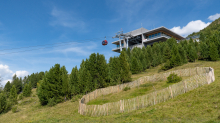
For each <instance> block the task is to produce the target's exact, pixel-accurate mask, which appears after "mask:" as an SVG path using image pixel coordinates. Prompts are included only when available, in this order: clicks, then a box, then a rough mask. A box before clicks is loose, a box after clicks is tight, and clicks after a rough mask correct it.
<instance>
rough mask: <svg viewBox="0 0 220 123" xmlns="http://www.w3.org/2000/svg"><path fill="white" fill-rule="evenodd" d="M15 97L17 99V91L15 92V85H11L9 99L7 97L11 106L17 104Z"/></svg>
mask: <svg viewBox="0 0 220 123" xmlns="http://www.w3.org/2000/svg"><path fill="white" fill-rule="evenodd" d="M17 97H18V95H17V90H16V87H15V85H13V86H12V88H11V90H10V97H9V98H10V100H11V102H12V104H17V103H18V102H17Z"/></svg>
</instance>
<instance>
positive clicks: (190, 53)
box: [188, 44, 198, 62]
mask: <svg viewBox="0 0 220 123" xmlns="http://www.w3.org/2000/svg"><path fill="white" fill-rule="evenodd" d="M197 57H198V56H197V53H196V50H195V48H194V47H193V46H192V44H188V58H189V61H190V62H195V60H196V58H197Z"/></svg>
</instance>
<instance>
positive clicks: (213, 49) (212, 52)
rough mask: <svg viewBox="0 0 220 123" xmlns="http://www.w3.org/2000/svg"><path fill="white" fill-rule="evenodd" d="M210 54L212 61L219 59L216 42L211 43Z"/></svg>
mask: <svg viewBox="0 0 220 123" xmlns="http://www.w3.org/2000/svg"><path fill="white" fill-rule="evenodd" d="M209 55H210V59H211V61H217V60H218V58H219V55H218V50H217V46H216V45H215V44H214V43H211V44H210V48H209Z"/></svg>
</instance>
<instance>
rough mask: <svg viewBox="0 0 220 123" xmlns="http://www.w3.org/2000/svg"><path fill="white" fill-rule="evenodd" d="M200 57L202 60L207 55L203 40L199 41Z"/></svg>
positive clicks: (206, 47) (207, 51)
mask: <svg viewBox="0 0 220 123" xmlns="http://www.w3.org/2000/svg"><path fill="white" fill-rule="evenodd" d="M199 46H200V48H199V49H200V51H199V52H200V59H202V60H204V59H207V58H208V57H209V48H208V46H207V45H206V43H204V42H200V45H199Z"/></svg>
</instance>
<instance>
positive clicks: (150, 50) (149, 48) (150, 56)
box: [147, 45, 153, 66]
mask: <svg viewBox="0 0 220 123" xmlns="http://www.w3.org/2000/svg"><path fill="white" fill-rule="evenodd" d="M147 52H148V58H147V59H148V61H149V64H150V66H151V64H152V61H153V52H152V48H151V47H150V46H149V45H148V46H147Z"/></svg>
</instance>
